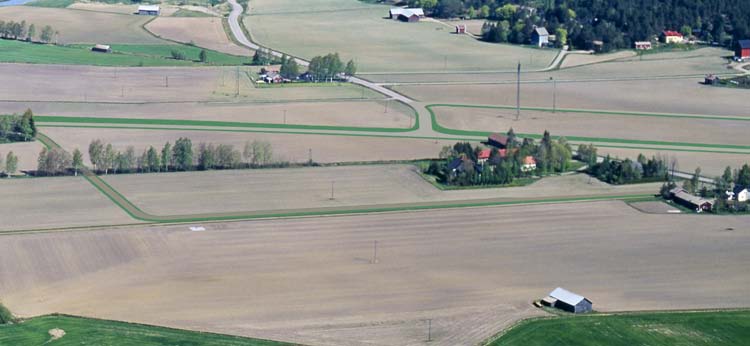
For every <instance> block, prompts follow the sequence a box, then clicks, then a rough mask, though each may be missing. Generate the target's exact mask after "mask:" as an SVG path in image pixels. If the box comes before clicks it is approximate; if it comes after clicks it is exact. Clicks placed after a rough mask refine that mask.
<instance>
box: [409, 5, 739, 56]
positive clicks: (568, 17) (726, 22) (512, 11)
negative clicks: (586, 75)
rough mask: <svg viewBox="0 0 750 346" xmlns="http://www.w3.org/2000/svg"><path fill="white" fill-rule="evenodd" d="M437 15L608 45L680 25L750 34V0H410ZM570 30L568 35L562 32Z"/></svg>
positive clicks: (516, 38)
mask: <svg viewBox="0 0 750 346" xmlns="http://www.w3.org/2000/svg"><path fill="white" fill-rule="evenodd" d="M408 3H409V5H411V6H418V7H423V8H425V10H426V11H428V13H431V14H432V15H434V16H437V17H443V18H453V17H467V18H481V19H488V20H490V21H491V24H490V25H488V26H485V30H484V31H483V38H484V39H485V40H488V41H491V42H511V43H528V42H529V40H530V37H531V36H530V35H531V32H532V31H533V29H534V26H542V27H546V28H547V30H548V31H549V32H550V33H557V35H558V38H557V42H558V45H562V44H571V45H572V46H573V47H575V48H576V49H592V48H594V46H593V42H594V41H602V42H603V44H604V45H603V47H602V49H603V50H604V51H608V50H613V49H621V48H630V47H632V44H633V42H635V41H649V40H652V39H653V38H654V36H658V35H659V34H660V33H661V32H662V31H664V30H679V31H681V32H682V33H683V34H684V35H694V36H696V37H697V38H698V39H699V40H703V41H706V42H717V43H718V44H721V45H724V46H727V47H731V46H732V45H733V44H735V43H736V41H737V40H740V39H746V38H750V37H749V36H748V35H750V2H749V1H746V0H711V1H681V0H555V1H551V0H549V1H538V0H513V1H508V0H506V1H500V0H409V1H408ZM561 34H564V36H565V37H564V39H561V37H560V35H561Z"/></svg>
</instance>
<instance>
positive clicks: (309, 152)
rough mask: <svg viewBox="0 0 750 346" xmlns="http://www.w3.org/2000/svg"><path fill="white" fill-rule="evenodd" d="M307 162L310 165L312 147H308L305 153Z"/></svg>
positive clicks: (311, 161)
mask: <svg viewBox="0 0 750 346" xmlns="http://www.w3.org/2000/svg"><path fill="white" fill-rule="evenodd" d="M307 162H308V164H309V165H310V166H312V163H313V160H312V148H310V149H309V151H308V153H307Z"/></svg>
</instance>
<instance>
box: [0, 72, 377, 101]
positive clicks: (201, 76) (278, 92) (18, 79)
mask: <svg viewBox="0 0 750 346" xmlns="http://www.w3.org/2000/svg"><path fill="white" fill-rule="evenodd" d="M238 70H239V80H240V83H239V85H240V87H239V97H235V95H236V91H237V87H236V84H237V83H236V81H237V76H238V74H237V72H238ZM253 71H257V68H254V67H240V68H236V67H202V68H184V67H144V68H123V67H93V66H59V65H26V64H0V99H1V100H2V101H23V102H28V101H74V102H84V103H85V102H114V103H142V102H176V101H182V102H198V101H221V100H224V101H226V100H237V101H266V102H269V101H293V100H321V99H347V98H348V99H361V98H362V97H364V98H368V99H369V98H378V99H379V98H382V97H383V96H382V95H381V94H379V93H376V92H374V91H370V90H364V91H363V89H362V87H359V86H354V85H351V84H336V85H330V86H329V85H321V86H310V87H307V86H294V87H279V88H256V87H254V86H253V84H252V83H251V81H250V78H249V77H248V74H249V73H251V72H253Z"/></svg>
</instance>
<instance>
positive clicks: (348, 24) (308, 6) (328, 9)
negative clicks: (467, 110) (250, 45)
mask: <svg viewBox="0 0 750 346" xmlns="http://www.w3.org/2000/svg"><path fill="white" fill-rule="evenodd" d="M389 9H390V7H389V6H384V5H370V4H364V3H362V2H359V1H356V0H313V1H306V2H305V8H304V9H303V10H301V9H300V5H299V1H297V0H257V1H252V2H250V11H249V13H250V15H249V16H248V17H245V19H244V23H245V25H246V26H247V27H248V28H249V30H250V33H251V34H252V36H253V38H254V39H255V40H257V41H258V42H259V43H260V44H262V45H267V46H270V47H273V48H274V49H278V50H280V51H283V52H287V53H289V54H292V55H295V56H299V57H303V58H308V59H309V58H312V57H313V56H316V55H324V54H327V53H331V52H338V53H340V54H341V57H342V59H344V61H346V60H349V59H355V61H356V62H357V64H358V66H359V69H358V70H359V72H417V71H444V70H448V71H468V70H510V69H512V68H515V64H516V62H517V61H518V60H522V61H524V62H525V63H528V64H529V66H533V67H535V68H543V67H546V66H547V65H549V64H550V62H551V61H552V59H553V58H554V57H555V55H556V53H557V52H556V51H555V50H540V49H530V48H523V47H518V46H512V45H499V44H489V43H482V42H480V41H477V40H475V39H473V38H471V37H469V36H466V35H455V34H453V33H452V32H453V27H451V26H447V25H445V24H443V23H440V22H437V21H427V20H423V21H421V22H419V23H402V22H398V21H393V20H390V19H384V17H385V16H387V15H388V10H389ZM300 25H302V27H304V30H300Z"/></svg>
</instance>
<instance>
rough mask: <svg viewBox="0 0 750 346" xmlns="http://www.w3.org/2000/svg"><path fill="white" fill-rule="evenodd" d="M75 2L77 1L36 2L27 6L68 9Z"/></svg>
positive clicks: (41, 0) (50, 0) (52, 0)
mask: <svg viewBox="0 0 750 346" xmlns="http://www.w3.org/2000/svg"><path fill="white" fill-rule="evenodd" d="M74 2H75V0H36V1H32V2H30V3H28V4H26V6H34V7H52V8H66V7H68V6H70V5H72V4H73V3H74Z"/></svg>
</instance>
